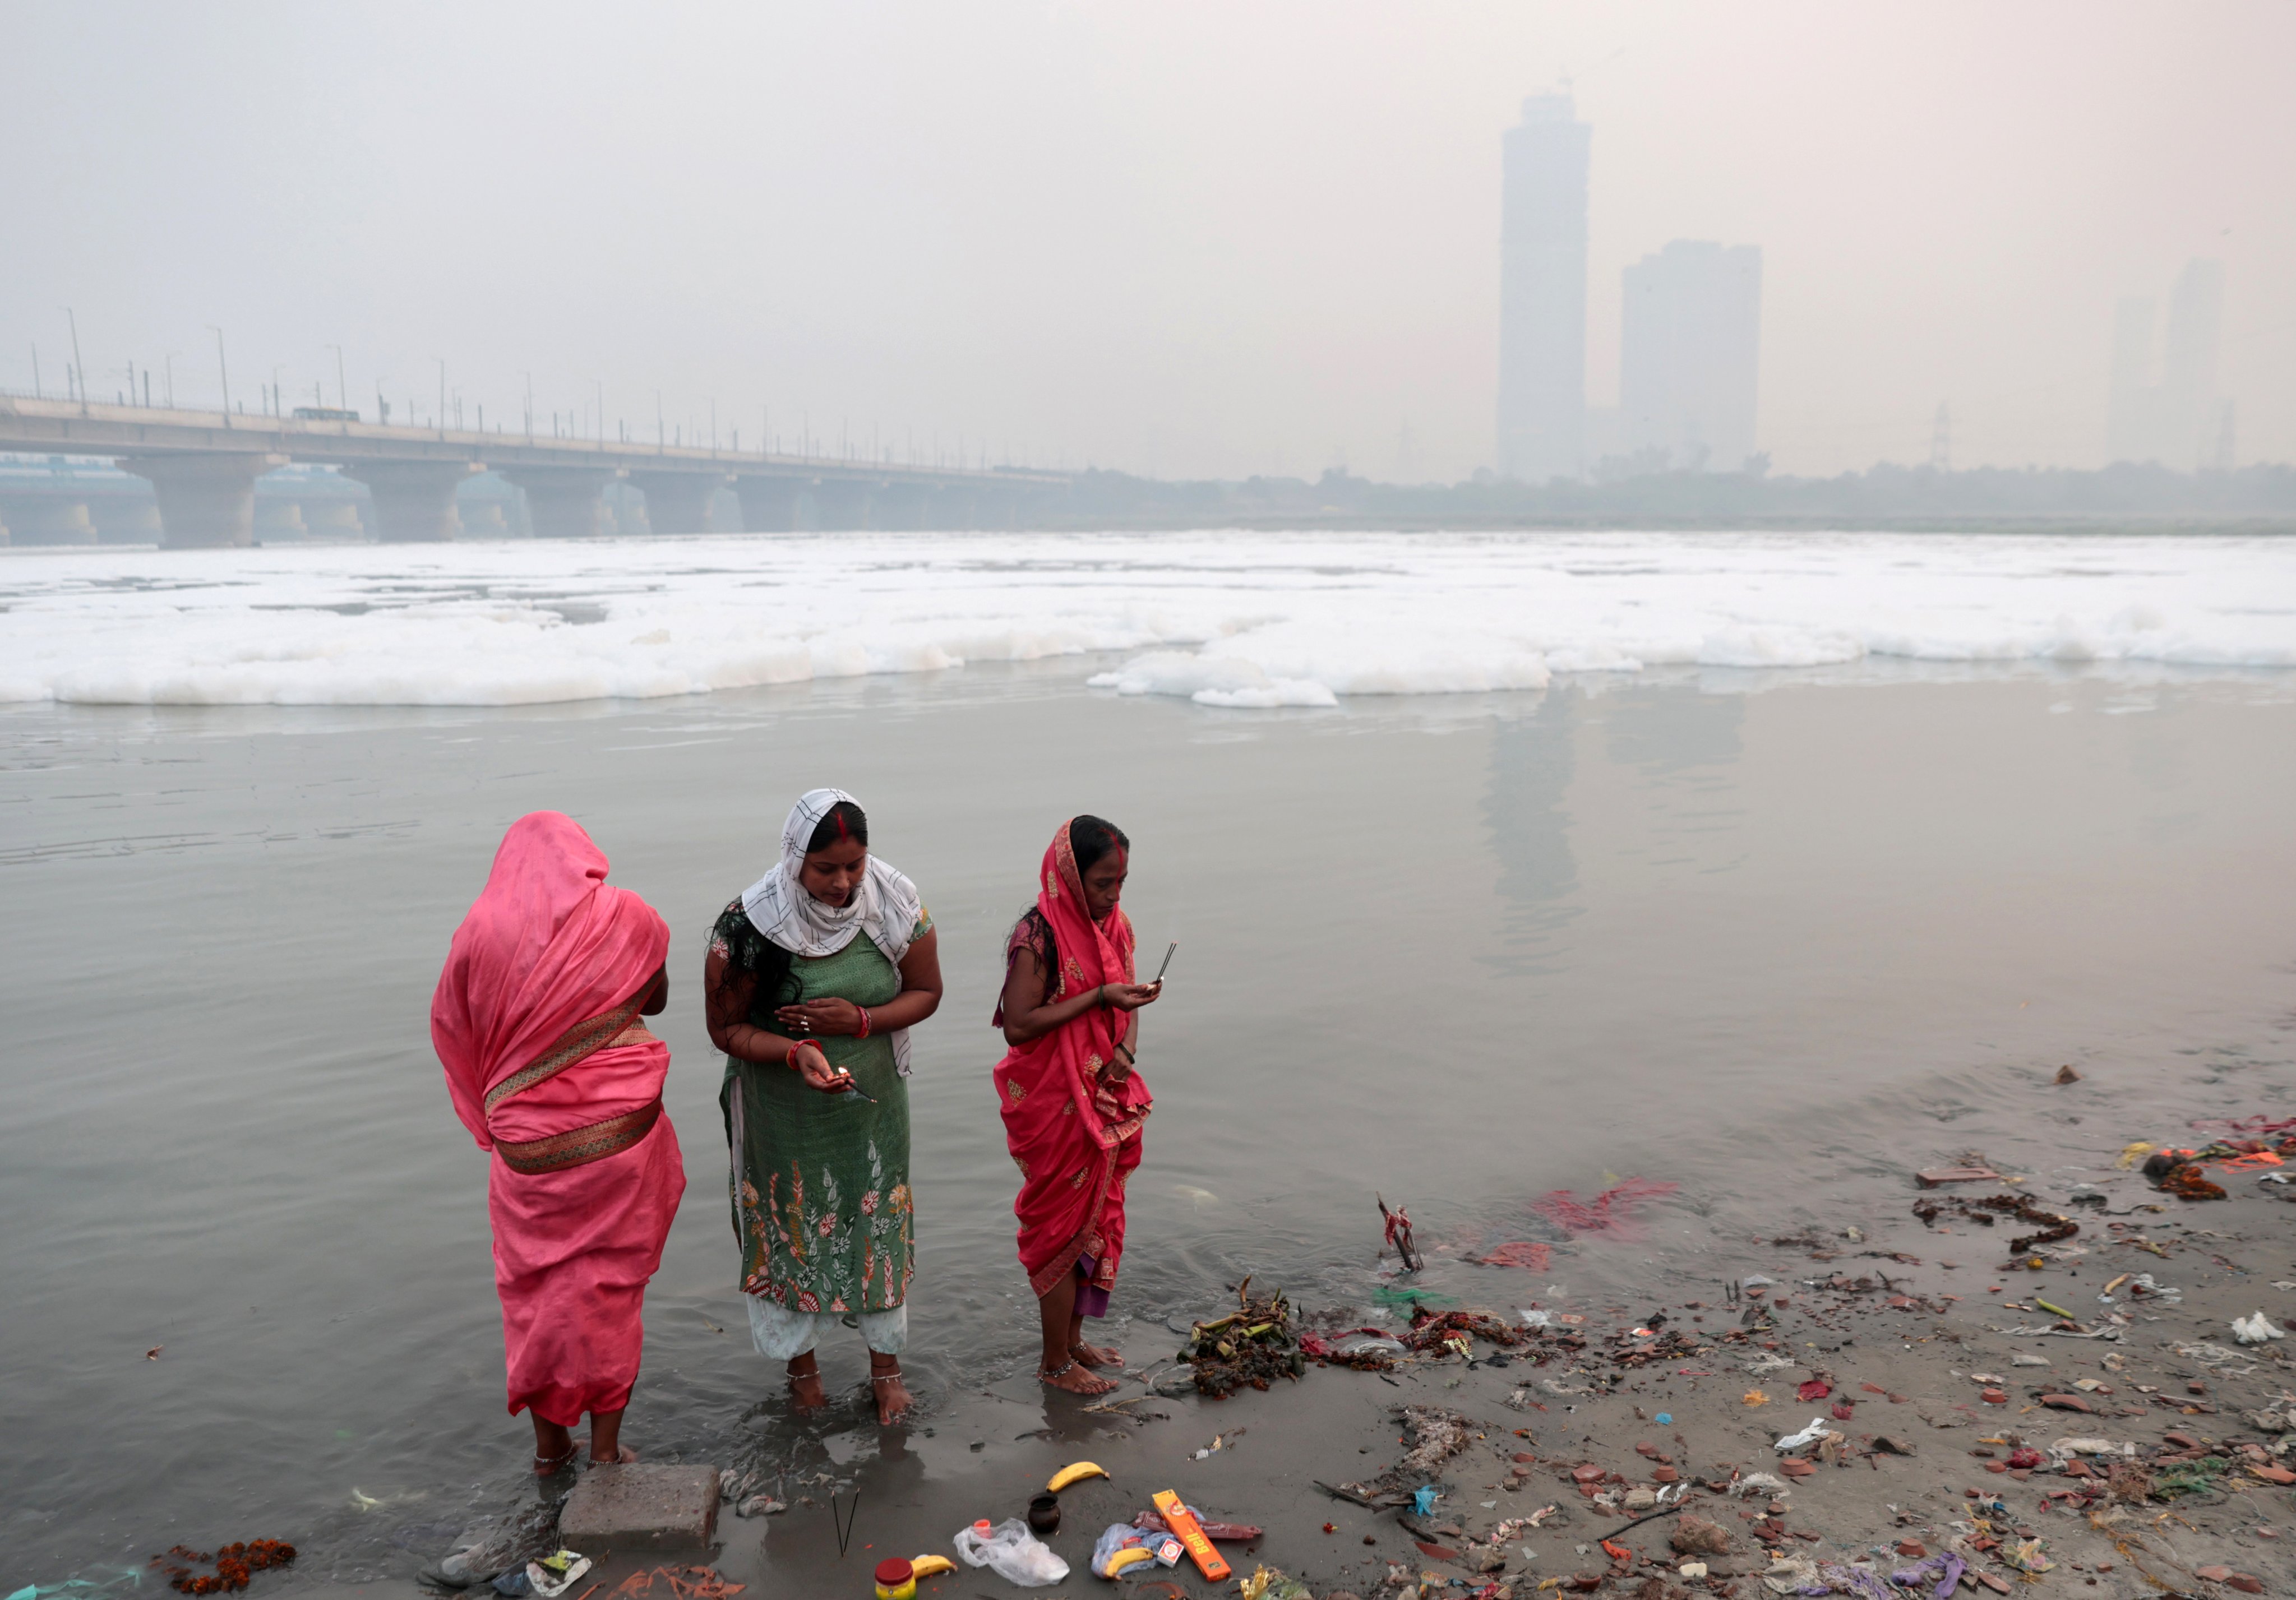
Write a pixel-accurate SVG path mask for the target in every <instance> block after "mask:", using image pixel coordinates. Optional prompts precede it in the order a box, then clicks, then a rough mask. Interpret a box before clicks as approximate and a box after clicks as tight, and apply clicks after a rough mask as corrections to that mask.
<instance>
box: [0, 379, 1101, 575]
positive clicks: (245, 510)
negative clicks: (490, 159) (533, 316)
mask: <svg viewBox="0 0 2296 1600" xmlns="http://www.w3.org/2000/svg"><path fill="white" fill-rule="evenodd" d="M0 451H23V452H29V453H32V454H37V455H86V456H103V457H108V458H110V459H111V460H112V461H113V462H115V463H116V464H118V465H119V468H120V470H122V471H123V472H131V473H133V474H135V476H136V477H139V478H143V479H148V480H150V481H151V484H152V493H153V496H154V497H155V498H156V499H157V500H158V502H159V509H160V529H161V540H160V542H161V544H162V545H163V546H166V547H168V548H170V549H193V548H199V547H202V546H227V545H247V544H251V543H253V542H254V537H255V536H254V528H255V480H257V479H258V478H260V477H262V476H263V475H264V474H266V472H275V471H276V470H277V469H279V468H281V467H283V466H285V465H286V464H288V463H290V462H307V463H315V464H326V465H330V466H332V467H335V468H337V469H338V470H340V472H342V474H343V475H344V476H345V477H347V478H349V479H353V480H357V482H360V483H364V484H365V485H366V487H367V489H368V491H369V493H370V494H371V495H372V496H373V500H374V523H375V535H376V537H378V538H381V539H383V540H386V541H389V542H394V543H423V542H436V541H439V540H442V539H451V538H452V537H455V488H456V486H457V485H459V484H461V483H462V482H463V480H465V479H467V478H469V477H471V475H472V474H474V473H478V472H488V471H492V472H497V473H500V474H501V475H502V476H503V477H504V478H506V479H508V480H510V481H511V482H512V483H513V484H515V485H516V486H517V487H518V488H521V489H522V490H523V491H525V495H526V503H527V509H528V513H529V516H530V517H531V519H532V521H533V525H534V531H535V533H536V534H537V536H539V537H588V536H590V535H594V534H595V533H597V531H598V530H599V518H600V513H601V512H602V510H603V509H604V496H605V491H606V487H607V485H609V484H610V483H612V482H614V481H615V480H626V481H627V482H628V484H629V485H630V486H631V487H632V488H635V489H637V490H638V491H639V492H640V493H641V494H643V495H644V496H645V507H646V520H647V522H648V525H649V526H651V527H652V529H653V531H655V532H656V533H699V532H702V531H704V530H706V529H708V527H709V505H710V503H711V502H712V501H713V500H714V499H715V498H716V497H717V493H718V491H719V490H720V489H726V488H730V489H732V490H733V492H734V496H735V497H736V499H738V500H739V501H740V503H741V507H742V525H743V526H744V527H745V528H746V529H748V530H749V531H750V532H753V533H759V532H776V531H786V530H788V529H793V528H795V527H796V526H797V525H798V512H799V499H800V497H810V499H811V500H812V502H813V505H814V507H815V521H816V523H817V524H818V525H819V526H821V527H824V528H832V529H854V528H924V527H947V528H984V527H1011V526H1013V525H1014V523H1015V522H1016V521H1019V520H1020V518H1021V516H1022V515H1023V513H1024V507H1025V505H1026V503H1027V502H1028V501H1029V500H1030V499H1032V498H1041V497H1043V496H1048V495H1053V494H1057V493H1058V492H1059V491H1061V490H1063V489H1065V488H1068V486H1069V483H1070V475H1069V474H1067V473H1064V472H1037V471H1032V470H1025V469H1019V468H1009V467H996V468H983V469H979V470H972V469H967V468H961V467H957V468H951V467H921V466H915V465H901V464H895V463H893V462H890V461H855V460H852V459H849V458H842V457H840V458H834V459H826V458H823V457H819V456H813V455H775V454H768V453H741V452H735V451H728V450H717V449H710V448H705V447H700V446H693V445H686V446H680V445H670V446H667V447H663V446H655V447H652V448H648V447H644V446H641V445H635V444H631V443H628V442H627V441H625V442H608V441H606V440H603V439H552V438H537V437H536V436H534V435H532V434H530V433H523V432H521V433H506V432H502V431H495V432H486V431H465V430H463V429H459V428H446V427H436V428H420V427H398V426H392V425H389V424H387V423H367V422H364V421H359V420H356V419H355V418H354V417H351V416H346V415H338V416H334V417H275V416H249V415H247V414H244V413H234V412H215V411H195V410H188V409H172V408H168V407H165V406H159V407H155V406H126V405H113V406H105V405H97V404H91V403H84V402H81V401H78V400H57V399H40V398H26V397H23V396H9V395H0Z"/></svg>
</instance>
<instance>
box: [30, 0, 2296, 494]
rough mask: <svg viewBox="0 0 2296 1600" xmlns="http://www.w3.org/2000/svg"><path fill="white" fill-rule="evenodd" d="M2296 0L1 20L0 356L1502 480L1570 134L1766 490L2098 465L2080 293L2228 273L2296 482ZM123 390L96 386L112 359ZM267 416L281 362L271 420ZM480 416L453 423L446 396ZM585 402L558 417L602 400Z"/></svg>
mask: <svg viewBox="0 0 2296 1600" xmlns="http://www.w3.org/2000/svg"><path fill="white" fill-rule="evenodd" d="M2290 62H2296V5H2292V4H2288V3H2287V0H2261V3H2259V4H2205V3H2202V4H2169V3H2168V0H2160V3H2157V4H2106V3H2100V0H2075V3H2071V4H2042V3H2032V0H2028V3H2024V4H2013V5H2005V4H2000V3H1999V0H1980V3H1978V4H1957V3H1948V0H1917V3H1911V4H1898V5H1887V4H1839V3H1837V0H1823V3H1819V4H1790V3H1786V0H1762V3H1760V4H1719V3H1717V0H1694V3H1686V4H1570V5H1542V4H1434V3H1424V0H1423V3H1416V4H1402V3H1398V4H1385V5H1370V4H1339V3H1334V0H1312V3H1303V4H1251V3H1250V0H1218V3H1216V4H1176V3H1175V0H1157V3H1156V4H987V3H981V0H967V3H966V4H913V5H893V4H854V3H851V0H840V3H839V4H832V5H810V6H795V5H779V4H748V3H745V4H717V5H701V4H688V5H670V4H646V5H631V4H573V3H570V0H548V3H547V4H504V3H501V0H461V3H459V4H416V3H413V0H392V3H390V4H348V3H346V0H327V3H325V4H303V3H297V4H239V3H234V0H205V3H203V4H197V5H184V4H180V3H168V4H98V3H91V0H72V3H70V4H61V3H57V4H31V3H29V0H0V140H4V146H5V149H6V151H7V152H8V154H7V156H6V158H5V159H4V160H0V387H4V388H12V389H14V388H29V385H30V382H31V377H32V373H31V347H32V346H33V345H35V344H37V346H38V349H39V356H40V361H41V364H42V368H43V373H44V376H45V381H46V382H47V383H48V384H49V385H50V386H51V387H53V386H55V385H56V384H57V383H58V382H60V378H59V374H60V372H61V365H62V363H63V360H64V358H65V352H66V350H67V348H68V333H67V330H66V327H65V319H64V314H63V310H62V308H64V307H66V306H70V307H71V308H74V310H75V311H76V312H77V314H78V322H79V334H80V344H81V349H82V351H83V353H84V356H85V359H86V365H87V366H88V368H89V370H90V372H91V373H93V374H94V380H93V382H92V385H91V386H92V388H94V390H96V392H98V393H99V394H102V393H108V392H109V391H110V390H113V389H115V388H117V387H119V385H120V384H121V383H123V382H125V380H124V378H123V377H121V376H119V375H118V374H119V371H120V369H122V368H123V367H124V366H125V365H126V364H127V362H128V361H130V360H131V359H132V360H133V361H135V363H136V365H138V366H139V367H140V366H142V365H144V364H146V363H149V364H151V365H153V366H155V367H156V366H158V365H160V362H161V358H162V357H163V356H164V355H165V354H166V353H167V352H168V351H170V350H173V351H175V352H176V389H177V392H178V395H179V397H181V398H187V399H188V398H203V399H207V400H209V401H210V402H211V401H212V398H213V396H214V394H215V386H216V377H215V354H214V349H215V345H214V336H213V335H212V334H210V333H209V332H207V331H206V325H207V324H218V325H220V326H222V327H223V328H224V329H225V334H226V339H227V342H228V350H229V357H230V361H231V364H232V373H233V385H234V396H235V397H239V398H245V399H247V400H248V401H250V403H251V402H252V401H253V399H254V398H255V393H256V386H257V385H258V383H260V382H268V381H269V380H270V375H271V369H272V368H273V366H274V365H277V366H278V367H279V369H280V375H281V377H282V378H283V380H284V381H285V382H287V383H288V384H289V385H290V387H291V389H292V388H293V387H294V386H297V385H299V386H300V390H301V393H302V396H303V398H305V399H306V400H307V398H308V395H309V390H310V384H311V383H312V382H313V381H314V380H315V379H319V378H321V377H322V376H324V381H325V384H326V391H327V398H328V399H329V402H330V403H332V400H333V397H334V390H335V357H334V356H333V353H332V351H331V350H329V349H327V348H326V347H327V346H328V345H330V344H337V343H339V344H340V345H341V346H342V347H343V350H344V358H345V364H346V365H347V367H348V373H349V386H350V390H351V397H352V399H353V401H354V403H357V402H359V401H360V400H361V399H362V398H364V399H365V404H366V405H367V406H370V407H371V406H372V405H373V393H374V389H375V384H376V382H377V381H378V380H380V381H381V382H382V383H383V385H384V387H385V389H386V390H387V392H388V393H389V395H390V396H391V397H392V398H393V399H394V400H395V401H396V400H398V399H400V398H403V397H405V396H406V395H407V394H410V393H412V394H414V395H415V396H416V397H418V398H420V400H421V403H422V405H423V406H424V407H425V409H426V410H427V409H429V408H430V406H433V405H435V400H434V399H433V398H432V397H433V396H435V394H436V392H437V389H438V376H437V372H438V369H437V366H436V364H435V358H436V357H445V358H446V361H447V382H448V384H449V386H450V387H452V388H455V389H458V390H461V391H462V393H463V397H464V399H465V403H466V406H475V405H476V404H478V403H480V402H483V403H484V404H485V405H486V406H487V411H488V424H489V425H490V426H491V425H492V424H493V423H496V422H497V421H502V422H515V421H516V419H517V418H518V417H519V415H520V414H521V407H522V405H523V399H522V394H523V390H524V387H525V384H526V382H527V379H526V377H525V374H526V373H531V374H532V382H533V385H534V393H535V398H536V405H537V410H538V411H540V412H542V413H544V414H547V413H548V412H549V411H550V410H552V409H553V408H555V409H562V410H565V409H580V408H584V407H588V406H591V405H592V403H593V396H594V394H595V393H596V392H597V387H596V386H597V385H600V384H603V394H604V406H605V414H606V418H607V423H608V430H609V431H610V432H611V430H612V426H613V424H614V422H615V420H616V419H618V418H621V419H627V421H628V423H629V424H630V426H631V427H632V429H633V431H641V430H642V431H644V433H645V434H646V435H647V436H648V437H651V435H652V428H653V419H654V413H655V390H657V389H659V390H660V393H661V405H662V406H663V408H664V410H665V411H666V413H667V414H668V417H669V419H670V421H671V423H672V424H673V425H676V423H679V422H680V421H683V422H684V423H685V424H686V425H687V426H688V427H689V428H692V427H694V426H697V425H698V426H700V427H702V428H704V429H706V428H707V425H708V423H707V419H708V415H709V401H710V399H711V398H712V397H715V398H716V399H717V415H718V428H719V432H720V436H721V438H724V437H726V436H730V434H731V432H732V431H733V430H734V428H736V427H739V428H740V429H741V430H742V442H743V443H744V444H747V445H754V444H755V443H756V440H757V437H758V430H759V428H760V426H761V423H760V415H761V407H765V406H770V407H771V408H772V425H773V428H774V431H775V432H776V433H777V434H778V435H780V437H781V439H782V442H783V444H784V446H793V445H794V442H795V440H796V438H797V435H798V431H799V426H800V421H799V419H800V414H801V413H802V414H804V415H805V416H806V417H807V418H808V420H809V426H810V429H811V431H812V433H813V434H814V436H815V437H816V439H824V438H825V439H828V440H830V441H831V443H832V446H833V445H834V443H835V441H836V439H838V436H839V432H840V429H849V430H850V431H851V433H852V435H853V436H854V437H856V438H857V439H863V440H865V439H867V438H868V437H869V435H870V431H871V430H872V429H873V428H874V429H876V430H878V431H879V432H880V434H881V437H882V438H884V439H890V440H898V441H902V447H903V448H904V449H905V450H906V447H907V443H906V441H907V440H908V439H911V438H914V440H915V441H916V447H917V448H919V449H920V450H923V449H926V448H929V447H930V441H931V439H932V437H933V435H934V434H935V433H936V432H938V434H939V439H940V443H941V447H942V448H943V449H944V450H949V449H953V448H954V447H955V439H956V437H957V436H958V434H959V433H960V432H962V433H963V434H964V435H965V436H966V438H967V439H968V441H969V442H971V443H972V445H973V446H974V447H977V446H978V443H979V441H980V440H981V439H983V438H984V437H985V438H986V439H988V441H989V442H990V444H991V447H992V449H993V451H995V452H996V453H997V454H1002V453H1003V451H1004V449H1005V447H1006V446H1007V445H1008V444H1009V446H1010V448H1011V449H1012V451H1013V453H1014V454H1015V455H1019V454H1020V453H1021V452H1022V451H1023V450H1025V451H1026V453H1027V454H1028V455H1029V456H1030V457H1031V458H1033V459H1035V460H1037V461H1039V462H1046V463H1050V462H1052V461H1054V460H1055V459H1057V458H1060V457H1061V456H1062V455H1063V454H1064V455H1065V457H1066V459H1067V460H1068V461H1069V462H1070V464H1076V463H1079V462H1082V461H1085V460H1091V461H1095V462H1097V463H1099V464H1103V465H1109V466H1119V467H1123V468H1127V469H1129V470H1134V471H1150V470H1152V471H1154V472H1158V473H1160V474H1161V475H1164V476H1177V475H1196V474H1205V475H1223V476H1231V475H1242V474H1245V473H1249V472H1292V473H1305V474H1312V473H1314V472H1319V471H1321V470H1322V469H1324V467H1327V466H1330V465H1333V464H1339V463H1345V464H1349V466H1351V467H1352V468H1353V469H1354V470H1355V471H1357V472H1362V473H1365V474H1367V475H1370V476H1373V477H1390V476H1395V475H1398V473H1399V472H1408V473H1409V474H1410V475H1411V476H1414V477H1422V478H1434V477H1445V478H1447V477H1455V476H1458V475H1461V474H1464V473H1465V472H1470V471H1472V469H1473V468H1475V467H1476V466H1479V465H1482V464H1488V463H1489V462H1490V461H1491V459H1492V456H1493V446H1492V437H1491V435H1492V405H1493V386H1494V382H1495V373H1496V357H1495V344H1496V332H1495V329H1496V322H1497V235H1498V210H1497V202H1498V188H1499V185H1498V158H1499V134H1500V130H1501V129H1502V128H1503V127H1505V126H1506V125H1507V124H1509V123H1510V122H1512V121H1513V119H1514V118H1515V115H1516V108H1517V105H1518V103H1519V102H1520V101H1521V97H1522V96H1524V95H1525V94H1530V93H1533V92H1537V91H1539V90H1543V89H1546V88H1549V87H1551V86H1554V85H1556V84H1557V83H1558V82H1559V81H1561V80H1562V79H1563V78H1566V77H1567V78H1569V79H1570V81H1571V83H1572V86H1573V87H1574V89H1575V92H1576V93H1577V94H1578V97H1579V108H1580V114H1581V116H1583V117H1584V118H1585V119H1587V121H1588V122H1590V123H1591V124H1592V125H1593V127H1594V130H1595V131H1594V173H1593V194H1594V198H1593V208H1592V229H1593V245H1592V261H1591V267H1590V277H1591V280H1592V283H1593V300H1592V305H1591V307H1590V319H1591V320H1590V338H1589V363H1588V366H1589V384H1590V391H1591V392H1590V398H1591V399H1592V400H1593V401H1594V402H1595V403H1596V404H1603V403H1607V402H1608V401H1610V400H1611V399H1612V398H1614V396H1615V391H1616V387H1617V363H1618V354H1617V352H1618V315H1619V273H1620V268H1621V267H1623V266H1625V265H1626V264H1627V263H1628V262H1629V261H1632V260H1634V259H1636V258H1639V257H1640V256H1642V255H1643V254H1644V253H1645V252H1647V251H1649V250H1654V249H1656V248H1657V247H1659V246H1661V245H1662V244H1664V243H1665V242H1667V241H1668V240H1669V239H1675V238H1704V239H1718V240H1721V241H1724V242H1729V243H1751V244H1758V245H1759V246H1760V247H1761V248H1762V250H1763V259H1764V271H1765V285H1764V305H1763V316H1764V330H1763V349H1762V398H1761V420H1760V428H1759V432H1760V439H1761V442H1762V444H1763V445H1764V446H1765V447H1767V448H1768V449H1769V450H1770V451H1771V452H1772V453H1773V455H1774V456H1775V460H1776V462H1777V464H1778V465H1779V467H1781V468H1782V469H1785V470H1791V471H1797V472H1831V471H1835V470H1839V469H1841V468H1844V467H1862V466H1864V465H1866V464H1869V463H1871V462H1873V461H1874V460H1876V459H1896V460H1902V461H1914V460H1921V459H1925V458H1926V457H1927V455H1928V451H1929V444H1930V431H1931V418H1932V416H1933V414H1934V413H1935V411H1936V408H1937V406H1938V404H1939V402H1940V401H1950V402H1951V404H1952V406H1953V415H1954V419H1955V424H1954V444H1955V459H1956V464H1958V465H1968V464H1977V463H1980V462H1995V463H2004V464H2023V463H2027V462H2038V463H2045V464H2073V465H2089V464H2095V463H2097V462H2098V461H2099V460H2100V459H2101V458H2102V455H2103V439H2104V401H2105V375H2106V367H2107V357H2108V353H2109V349H2110V341H2111V338H2112V308H2113V304H2114V302H2115V300H2116V299H2119V298H2120V297H2121V296H2123V295H2127V294H2137V293H2142V294H2153V295H2158V296H2161V297H2163V298H2165V296H2166V294H2167V292H2168V290H2169V283H2170V281H2171V280H2172V279H2173V277H2174V276H2175V275H2176V273H2177V270H2178V268H2179V267H2181V266H2182V265H2183V264H2184V263H2185V260H2186V259H2188V258H2192V257H2194V256H2217V257H2221V258H2223V259H2224V260H2225V261H2226V269H2227V279H2228V287H2227V296H2226V298H2227V305H2226V339H2225V348H2224V357H2223V365H2222V373H2223V382H2222V387H2223V389H2224V390H2225V391H2226V393H2228V394H2230V395H2232V396H2234V397H2235V398H2236V399H2237V401H2238V403H2239V406H2240V455H2241V458H2242V459H2243V460H2255V459H2273V460H2288V459H2291V458H2296V94H2291V93H2290V92H2289V84H2290V81H2291V79H2290V66H2289V63H2290ZM107 372H108V373H111V374H113V375H111V376H106V375H105V374H106V373H107ZM290 398H291V400H292V399H293V398H295V396H294V395H293V394H291V396H290ZM472 420H475V419H474V416H473V417H472ZM588 426H589V424H588V423H587V421H585V422H584V423H583V427H584V431H587V429H588Z"/></svg>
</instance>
